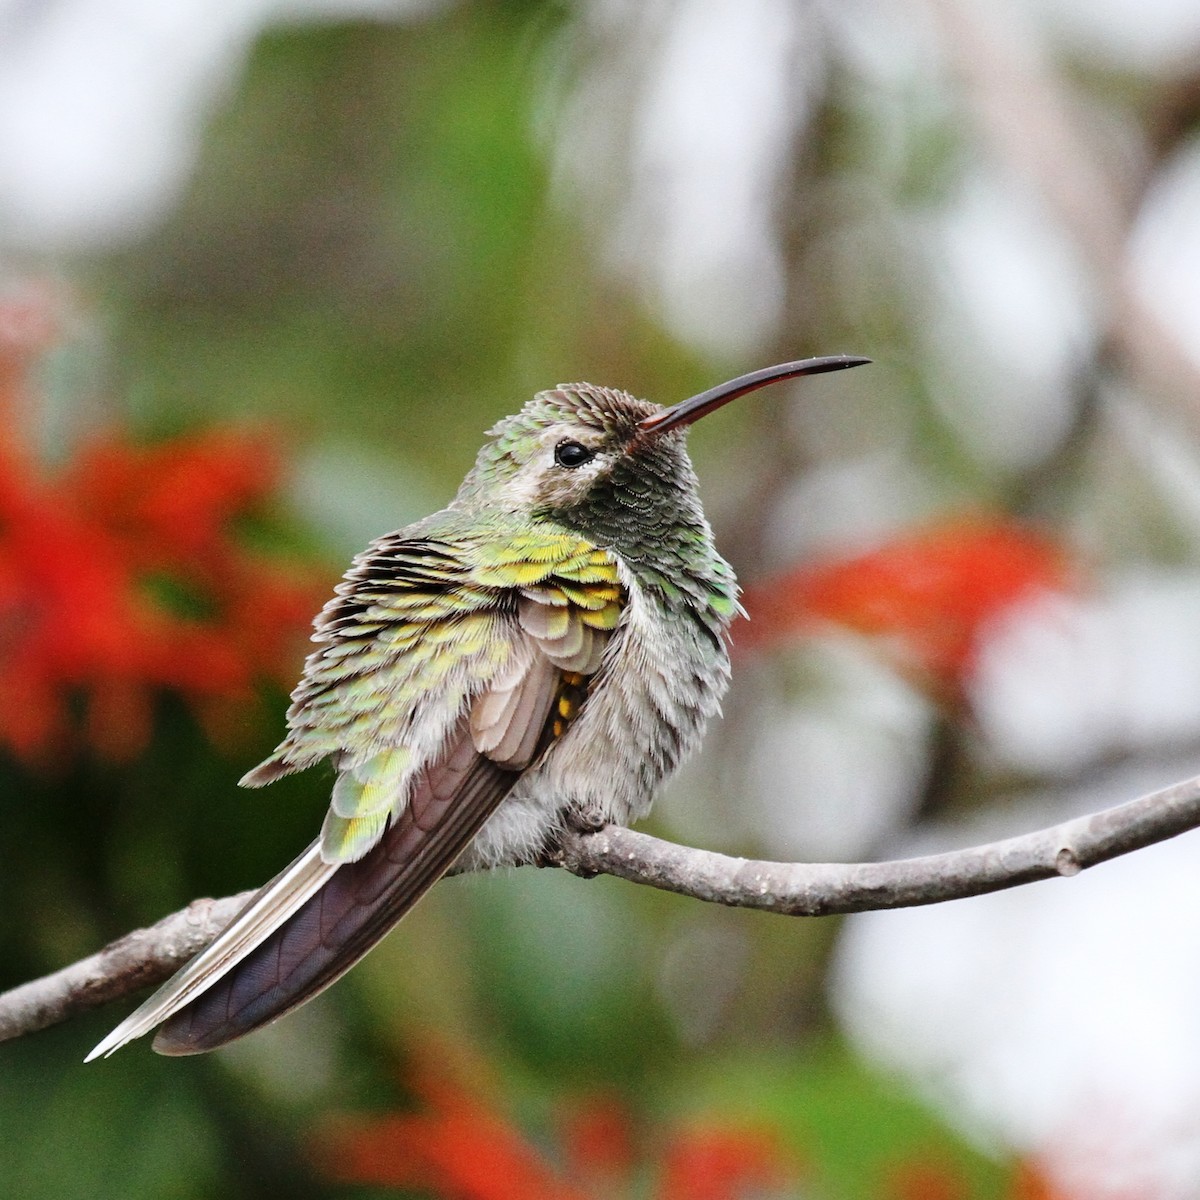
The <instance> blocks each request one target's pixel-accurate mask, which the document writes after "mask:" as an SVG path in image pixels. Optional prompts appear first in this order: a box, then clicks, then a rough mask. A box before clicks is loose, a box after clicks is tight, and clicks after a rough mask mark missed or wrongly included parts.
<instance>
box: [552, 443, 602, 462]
mask: <svg viewBox="0 0 1200 1200" xmlns="http://www.w3.org/2000/svg"><path fill="white" fill-rule="evenodd" d="M595 457H596V452H595V450H589V449H588V448H587V446H584V445H583V444H581V443H580V442H559V443H558V445H557V446H555V447H554V461H555V462H556V463H558V465H559V466H560V467H582V466H583V464H584V463H586V462H591V461H592V459H593V458H595Z"/></svg>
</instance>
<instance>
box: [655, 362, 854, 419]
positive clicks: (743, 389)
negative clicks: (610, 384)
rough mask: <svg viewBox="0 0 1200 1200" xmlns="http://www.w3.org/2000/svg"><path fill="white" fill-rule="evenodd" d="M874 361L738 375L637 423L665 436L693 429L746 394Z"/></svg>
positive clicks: (802, 365)
mask: <svg viewBox="0 0 1200 1200" xmlns="http://www.w3.org/2000/svg"><path fill="white" fill-rule="evenodd" d="M870 361H871V360H870V359H869V358H862V357H860V356H859V355H855V354H829V355H826V356H824V357H823V358H802V359H799V360H798V361H796V362H789V363H779V364H778V365H777V366H774V367H762V368H761V369H760V370H758V371H751V372H750V373H749V374H747V375H739V376H738V377H737V378H736V379H730V380H729V381H728V382H727V383H719V384H717V386H716V387H711V388H709V389H708V391H706V392H701V393H700V394H699V395H698V396H692V397H691V398H690V399H688V400H681V401H680V402H679V403H678V404H675V405H672V406H671V407H670V408H668V409H664V410H663V411H662V412H658V413H655V414H654V415H653V416H650V417H647V418H646V419H645V420H644V421H640V422H639V423H638V429H640V430H642V431H644V432H646V433H651V432H653V433H666V432H667V430H669V429H678V428H679V427H680V426H681V425H690V424H691V423H692V422H693V421H698V420H699V419H700V418H701V417H705V416H707V415H708V414H709V413H710V412H713V411H715V410H716V409H718V408H720V407H721V406H722V405H724V404H728V403H729V402H730V400H736V399H737V398H738V397H739V396H744V395H745V394H746V393H747V392H756V391H758V389H759V388H761V387H766V386H767V384H769V383H778V382H779V381H780V380H782V379H795V378H796V377H797V376H798V375H822V374H824V373H825V372H826V371H845V370H847V369H848V368H849V367H861V366H863V365H864V364H866V363H869V362H870Z"/></svg>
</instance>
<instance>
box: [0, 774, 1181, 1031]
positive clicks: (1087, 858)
mask: <svg viewBox="0 0 1200 1200" xmlns="http://www.w3.org/2000/svg"><path fill="white" fill-rule="evenodd" d="M1197 826H1200V778H1196V779H1190V780H1187V781H1186V782H1184V783H1178V784H1174V785H1173V786H1171V787H1168V788H1163V789H1162V790H1160V791H1157V792H1151V793H1150V794H1149V795H1146V796H1143V797H1141V798H1140V799H1137V800H1131V801H1129V802H1128V803H1125V804H1119V805H1117V806H1116V807H1115V808H1108V809H1105V810H1103V811H1102V812H1098V813H1092V814H1091V815H1089V816H1086V817H1077V818H1075V819H1074V820H1071V821H1065V822H1063V823H1062V824H1060V825H1053V826H1051V827H1050V828H1048V829H1040V830H1037V831H1036V832H1034V833H1026V834H1021V835H1020V836H1018V837H1012V838H1006V839H1005V840H1003V841H999V842H990V843H988V844H986V845H982V846H972V847H970V848H968V849H965V850H952V851H949V852H947V853H945V854H930V855H925V856H923V857H920V858H905V859H898V860H896V861H893V862H881V863H778V862H759V861H756V860H754V859H745V858H731V857H729V856H728V855H724V854H714V853H713V852H711V851H708V850H697V849H694V848H692V847H690V846H679V845H675V844H674V843H672V842H666V841H663V840H662V839H661V838H655V837H650V836H649V835H648V834H644V833H637V832H635V831H634V830H632V829H622V828H619V827H617V826H612V825H610V826H608V827H606V828H604V829H601V830H599V831H598V832H595V833H571V834H568V835H567V836H566V837H564V839H563V844H562V846H561V847H560V848H559V849H558V850H557V851H556V852H555V853H554V854H553V855H552V856H551V860H550V861H551V862H552V863H553V864H554V865H556V866H560V867H562V868H564V869H565V870H567V871H570V872H572V873H573V874H575V875H579V876H581V877H585V878H587V877H591V876H594V875H615V876H617V877H618V878H620V879H626V880H628V881H629V882H631V883H642V884H648V885H649V886H650V887H656V888H661V889H663V890H665V891H669V892H677V893H679V894H680V895H683V896H691V897H692V898H694V899H696V900H706V901H709V902H711V903H716V904H726V905H731V906H733V907H738V908H759V909H763V910H765V911H767V912H773V913H780V914H784V915H787V916H826V915H829V914H831V913H851V912H869V911H873V910H878V909H886V908H908V907H911V906H913V905H918V904H937V903H940V902H941V901H944V900H959V899H962V898H964V897H967V896H979V895H982V894H984V893H986V892H994V891H999V890H1000V889H1002V888H1010V887H1016V886H1018V885H1019V884H1024V883H1032V882H1034V881H1035V880H1038V879H1049V878H1052V877H1054V876H1071V875H1077V874H1078V873H1079V872H1080V871H1082V870H1083V869H1084V868H1085V867H1091V866H1095V864H1097V863H1101V862H1105V861H1107V860H1108V859H1110V858H1116V857H1117V856H1119V855H1122V854H1128V853H1130V852H1131V851H1133V850H1140V849H1142V848H1143V847H1145V846H1150V845H1153V844H1154V843H1155V842H1161V841H1165V840H1166V839H1167V838H1172V837H1175V836H1177V835H1178V834H1180V833H1185V832H1186V831H1187V830H1189V829H1194V828H1196V827H1197ZM252 894H253V893H252V892H243V893H241V894H240V895H237V896H229V897H227V898H225V899H224V900H195V901H193V902H192V903H191V904H189V905H188V906H187V908H185V909H183V910H182V911H181V912H177V913H174V914H172V915H171V916H169V917H165V918H164V919H163V920H161V921H159V922H158V923H157V924H156V925H152V926H150V928H148V929H138V930H135V931H134V932H133V933H129V934H126V935H125V937H123V938H120V939H119V940H118V941H115V942H113V943H112V945H110V946H107V947H106V948H105V949H103V950H101V951H100V952H99V953H98V954H93V955H92V956H91V957H89V958H85V959H82V960H81V961H79V962H77V963H74V964H72V965H71V966H69V967H64V968H63V969H62V970H61V971H56V972H55V973H54V974H53V975H47V976H45V977H44V978H42V979H35V980H33V981H32V982H30V983H26V984H22V985H21V986H20V987H17V988H13V989H12V990H11V991H9V992H5V993H4V994H3V995H0V1041H7V1040H8V1039H10V1038H16V1037H20V1036H21V1035H22V1034H26V1033H32V1032H34V1031H35V1030H38V1029H44V1028H45V1027H46V1026H48V1025H53V1024H56V1023H57V1022H59V1021H64V1020H66V1019H67V1018H68V1017H71V1016H74V1015H75V1014H77V1013H81V1012H85V1011H87V1010H89V1009H92V1008H98V1007H99V1006H100V1005H102V1004H107V1003H108V1002H109V1001H110V1000H115V999H117V998H119V997H121V996H124V995H126V994H128V993H130V992H134V991H137V990H138V989H139V988H142V987H147V986H149V985H151V984H155V983H159V982H161V981H162V980H163V979H166V978H167V977H168V976H169V975H170V974H171V973H172V972H173V971H175V970H176V969H177V968H178V967H179V966H181V965H182V964H183V963H184V962H186V961H187V959H189V958H190V957H191V956H192V955H193V954H195V953H196V952H197V951H199V950H201V949H203V947H204V946H206V945H207V944H208V943H209V942H210V941H211V940H212V939H213V938H214V937H215V936H216V935H217V933H218V932H219V931H220V930H221V929H223V928H224V927H225V925H227V924H228V923H229V922H230V921H231V920H232V919H233V917H234V916H235V915H236V913H237V912H238V910H239V909H240V908H241V907H242V906H243V905H244V904H245V903H246V901H247V900H248V899H249V898H250V896H251V895H252Z"/></svg>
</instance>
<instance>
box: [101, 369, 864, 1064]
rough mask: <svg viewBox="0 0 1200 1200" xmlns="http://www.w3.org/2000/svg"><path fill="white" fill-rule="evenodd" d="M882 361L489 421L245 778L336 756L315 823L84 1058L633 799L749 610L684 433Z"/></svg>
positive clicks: (315, 664) (666, 771) (362, 595)
mask: <svg viewBox="0 0 1200 1200" xmlns="http://www.w3.org/2000/svg"><path fill="white" fill-rule="evenodd" d="M867 361H868V360H867V359H864V358H852V357H847V356H835V357H828V358H810V359H805V360H803V361H801V362H792V363H784V364H782V365H780V366H775V367H767V368H765V369H763V370H761V371H755V372H752V373H751V374H749V375H743V376H740V377H739V378H737V379H734V380H731V381H730V382H728V383H725V384H721V385H720V386H719V387H715V388H712V389H710V390H709V391H707V392H703V393H701V394H700V395H698V396H694V397H692V398H691V399H690V400H685V401H683V403H681V404H677V405H675V406H674V407H672V408H660V407H659V406H657V405H654V404H650V403H647V402H646V401H644V400H638V399H635V398H634V397H633V396H630V395H628V394H627V393H625V392H621V391H616V390H613V389H611V388H605V387H594V386H593V385H591V384H587V383H576V384H566V385H563V386H560V387H557V388H555V389H554V390H552V391H547V392H540V393H539V394H538V395H536V396H535V397H534V398H533V399H532V400H530V401H529V403H528V404H526V405H525V407H524V408H522V409H521V411H520V412H518V413H517V414H516V415H515V416H511V417H507V418H505V419H504V420H503V421H501V422H500V423H499V424H498V425H496V426H495V428H494V429H492V430H491V433H490V435H489V440H488V441H487V442H486V443H485V445H484V447H483V449H482V450H481V451H480V452H479V456H478V458H477V460H476V462H475V465H474V467H473V468H472V469H471V471H470V472H469V474H468V475H467V477H466V479H465V480H464V481H463V484H462V486H461V487H460V488H459V490H458V494H457V495H456V496H455V498H454V500H453V501H452V502H451V504H450V506H449V507H448V508H446V509H444V510H443V511H441V512H438V513H434V514H433V516H430V517H427V518H425V520H423V521H418V522H417V523H416V524H415V525H410V526H408V527H407V528H406V529H401V530H399V531H398V532H396V533H390V534H387V535H386V536H384V537H381V538H379V539H377V540H376V541H374V542H372V543H371V545H370V546H368V547H367V549H366V550H364V551H363V552H362V553H361V554H360V555H358V557H357V558H356V559H355V560H354V562H353V565H352V566H351V568H350V570H349V571H348V572H347V574H346V576H345V579H344V580H343V582H342V583H341V584H340V585H339V586H338V588H337V589H336V593H335V595H334V597H333V599H332V600H330V602H329V603H328V604H327V605H326V606H325V608H324V609H323V610H322V612H321V613H320V614H319V615H318V617H317V619H316V622H315V632H314V634H313V641H314V642H315V643H317V646H318V649H317V650H316V651H314V652H313V653H312V654H311V655H310V656H309V658H308V660H307V662H306V664H305V668H304V675H303V678H302V679H301V680H300V683H299V685H298V686H297V687H296V690H295V691H294V692H293V693H292V704H291V707H290V708H289V710H288V716H287V722H288V734H287V737H286V738H285V739H284V740H283V742H282V743H281V745H280V746H279V748H278V749H277V750H276V751H275V753H274V754H272V755H271V757H270V758H268V759H267V760H266V762H264V763H262V765H261V766H258V767H256V768H255V769H254V770H253V771H251V772H250V773H249V774H248V775H246V776H245V778H244V779H243V780H242V781H241V782H242V783H243V784H244V785H245V786H247V787H260V786H261V785H263V784H266V783H270V782H272V781H273V780H275V779H279V778H280V777H281V776H283V775H287V774H290V773H291V772H293V771H299V770H303V769H304V768H306V767H310V766H313V765H314V764H316V763H318V762H321V761H322V760H324V759H328V760H329V761H330V763H331V764H332V766H333V767H334V769H335V771H336V772H337V778H336V781H335V783H334V785H333V795H332V798H331V801H330V805H329V811H328V813H327V815H326V817H325V823H324V826H323V828H322V830H321V835H320V837H319V838H318V839H317V840H316V841H315V842H314V843H313V844H312V845H311V846H310V847H309V848H308V849H307V850H306V851H304V853H303V854H301V855H300V857H299V858H297V859H296V861H295V862H293V863H292V864H291V865H290V866H289V867H287V868H286V869H285V870H284V871H283V872H282V873H281V874H280V875H278V876H277V877H276V878H275V879H273V880H272V881H271V882H270V883H268V884H267V885H266V886H265V887H263V888H262V889H261V890H260V891H259V892H258V894H257V895H256V896H255V897H254V898H253V899H252V900H251V901H250V902H249V903H248V904H247V905H246V907H245V908H244V909H243V910H242V912H241V913H240V914H239V915H238V916H237V917H236V918H235V919H234V920H233V922H232V923H231V924H230V925H229V927H228V928H227V929H225V931H224V932H223V933H221V934H220V935H219V936H218V937H217V938H216V940H215V941H214V942H213V943H212V944H211V945H210V946H209V947H208V948H207V949H205V950H203V951H201V952H200V953H199V954H198V955H197V956H196V957H195V958H193V959H192V960H191V961H190V962H189V963H188V964H187V965H186V966H184V967H183V968H182V969H181V970H180V971H179V972H178V973H177V974H176V975H175V976H174V977H173V978H171V979H170V980H168V981H167V982H166V983H165V984H164V985H163V986H162V987H161V988H160V989H159V990H158V991H157V992H156V993H155V994H154V995H153V996H151V997H150V999H149V1000H147V1001H146V1002H145V1003H144V1004H143V1005H142V1006H141V1007H140V1008H138V1009H137V1010H136V1011H135V1012H134V1013H133V1014H132V1015H131V1016H130V1017H129V1018H128V1019H127V1020H125V1021H124V1022H122V1023H121V1024H120V1025H119V1026H118V1027H117V1028H116V1029H114V1030H113V1032H112V1033H110V1034H109V1035H108V1037H106V1038H105V1039H104V1040H103V1041H102V1042H101V1043H100V1044H99V1045H98V1046H97V1047H96V1048H95V1049H94V1050H93V1051H92V1053H91V1054H90V1055H89V1056H88V1057H89V1060H90V1059H92V1058H96V1057H98V1056H99V1055H107V1054H111V1053H112V1052H113V1051H114V1050H116V1049H117V1048H118V1047H120V1046H122V1045H124V1044H125V1043H126V1042H128V1041H130V1040H131V1039H133V1038H136V1037H140V1036H141V1035H142V1034H144V1033H146V1032H148V1031H149V1030H151V1029H153V1028H154V1027H155V1026H156V1025H159V1024H161V1023H163V1022H165V1024H163V1027H162V1029H161V1030H160V1031H159V1033H158V1036H157V1037H156V1038H155V1041H154V1049H155V1050H157V1051H159V1052H160V1053H162V1054H195V1053H200V1052H201V1051H205V1050H212V1049H214V1048H216V1047H217V1046H222V1045H224V1044H225V1043H227V1042H230V1041H232V1040H233V1039H234V1038H237V1037H241V1036H242V1035H243V1034H245V1033H249V1032H250V1031H251V1030H252V1029H256V1028H258V1027H259V1026H260V1025H263V1024H265V1023H267V1022H268V1021H272V1020H274V1019H275V1018H276V1017H279V1016H281V1015H282V1014H284V1013H286V1012H288V1011H289V1010H290V1009H293V1008H295V1007H296V1006H297V1005H299V1004H302V1003H303V1002H304V1001H305V1000H308V999H309V998H311V997H312V996H314V995H316V994H317V993H318V992H320V991H321V990H322V989H323V988H325V987H327V986H328V985H329V984H331V983H332V982H333V981H334V980H335V979H337V978H338V976H340V975H341V974H342V973H343V972H344V971H346V970H348V969H349V968H350V967H351V966H352V965H353V964H354V963H355V962H357V961H358V959H359V958H361V957H362V955H364V954H365V953H366V952H367V951H368V950H369V949H370V948H371V947H372V946H373V945H374V944H375V943H376V942H377V941H379V939H380V938H382V937H383V935H384V934H385V933H387V931H388V930H389V929H391V927H392V926H393V925H394V924H395V923H396V922H397V921H398V920H399V919H400V918H401V917H402V916H403V915H404V914H405V912H407V911H408V909H409V908H411V907H412V905H413V904H415V903H416V901H417V900H418V899H419V898H420V897H421V895H422V894H423V893H424V892H425V891H426V890H427V889H428V888H429V887H430V886H431V885H432V884H433V883H434V882H435V881H436V880H437V879H439V878H440V877H441V876H442V875H443V874H444V873H445V872H446V871H447V870H448V869H449V868H450V867H451V866H452V865H454V863H455V862H462V863H463V864H464V865H466V866H469V867H470V866H491V865H497V864H502V863H511V864H517V863H524V862H529V861H532V860H535V859H536V858H537V857H538V856H539V855H540V854H541V853H542V852H543V851H545V850H546V848H547V847H549V846H550V845H552V844H553V842H554V839H555V837H556V836H557V835H558V834H559V833H560V832H561V831H562V830H563V828H564V826H565V825H567V824H575V825H578V826H583V827H585V826H588V825H600V824H603V823H606V822H614V823H618V824H625V823H627V822H629V821H631V820H634V819H636V818H638V817H641V816H644V815H645V813H646V812H647V811H648V809H649V807H650V803H651V801H652V799H653V797H654V794H655V792H656V790H657V789H658V787H659V786H660V785H661V784H662V782H663V781H664V780H665V779H667V778H668V777H669V776H670V775H671V774H672V773H673V772H674V771H675V769H676V767H678V766H679V764H680V762H682V761H683V759H684V758H685V757H686V756H687V755H688V754H689V753H691V751H692V750H693V749H694V748H695V747H696V745H697V743H698V742H699V740H700V737H701V734H702V732H703V730H704V726H705V724H706V722H707V721H708V719H709V717H711V716H712V715H713V713H714V712H715V711H716V710H717V708H718V705H719V704H720V700H721V697H722V695H723V693H724V692H725V688H726V686H727V684H728V681H729V655H728V651H727V648H726V631H727V628H728V626H729V623H730V621H731V620H732V619H733V617H734V615H735V614H736V612H737V611H738V586H737V580H736V579H735V577H734V573H733V570H732V568H731V567H730V566H729V564H728V563H727V562H726V561H725V560H724V559H723V558H722V557H721V556H720V555H719V554H718V553H717V550H716V548H715V546H714V545H713V537H712V530H711V529H710V527H709V524H708V522H707V521H706V520H705V518H704V513H703V511H702V509H701V507H700V498H699V494H698V492H697V483H696V475H695V472H694V471H693V469H692V464H691V461H690V460H689V459H688V456H687V450H686V448H685V436H684V430H685V428H686V426H688V425H689V424H690V423H691V422H693V421H695V420H697V419H698V418H700V417H702V416H704V415H705V414H707V413H710V412H712V411H713V410H714V409H716V408H718V407H720V406H721V405H723V404H725V403H727V402H728V401H730V400H733V399H734V398H736V397H738V396H741V395H744V394H745V393H747V392H750V391H753V390H755V389H756V388H760V387H763V386H764V385H766V384H769V383H773V382H775V381H776V380H781V379H789V378H792V377H794V376H798V375H811V374H816V373H819V372H823V371H838V370H842V369H844V368H846V367H854V366H858V365H860V364H862V363H865V362H867Z"/></svg>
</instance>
